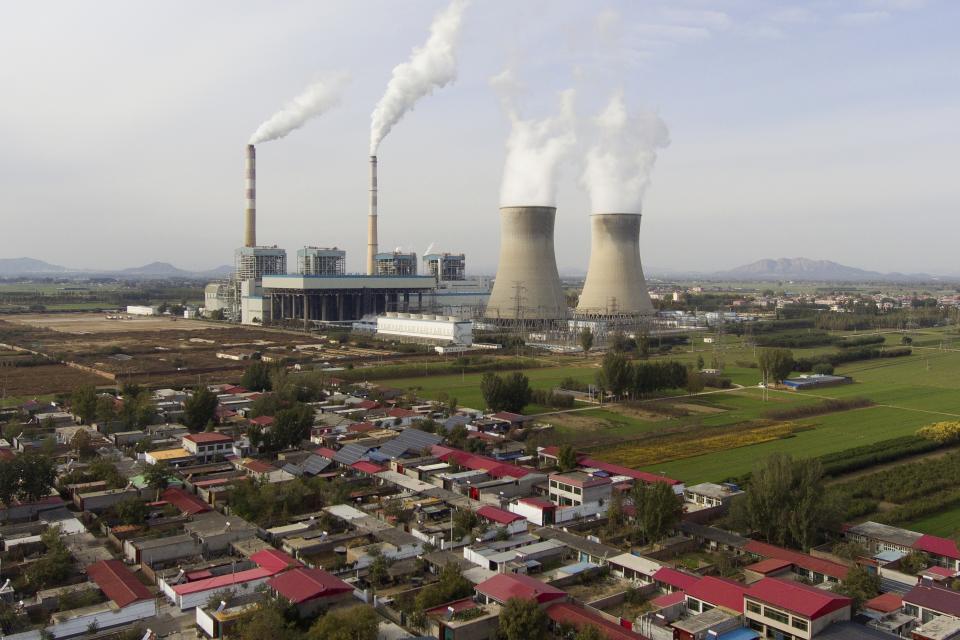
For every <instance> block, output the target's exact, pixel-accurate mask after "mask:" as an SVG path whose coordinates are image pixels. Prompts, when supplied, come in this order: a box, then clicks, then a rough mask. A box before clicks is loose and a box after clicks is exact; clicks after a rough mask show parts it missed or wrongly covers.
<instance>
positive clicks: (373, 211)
mask: <svg viewBox="0 0 960 640" xmlns="http://www.w3.org/2000/svg"><path fill="white" fill-rule="evenodd" d="M376 255H377V156H370V215H369V216H367V275H368V276H372V275H373V272H374V262H375V260H374V256H376Z"/></svg>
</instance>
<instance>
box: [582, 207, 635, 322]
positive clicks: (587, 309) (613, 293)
mask: <svg viewBox="0 0 960 640" xmlns="http://www.w3.org/2000/svg"><path fill="white" fill-rule="evenodd" d="M590 227H591V242H590V264H589V266H588V268H587V278H586V280H585V281H584V284H583V291H582V292H581V293H580V301H579V303H578V304H577V314H578V315H585V316H592V317H624V316H648V315H653V314H654V308H653V303H652V302H651V301H650V293H649V291H648V290H647V283H646V280H645V279H644V277H643V267H642V265H641V262H640V214H639V213H602V214H595V215H592V216H590Z"/></svg>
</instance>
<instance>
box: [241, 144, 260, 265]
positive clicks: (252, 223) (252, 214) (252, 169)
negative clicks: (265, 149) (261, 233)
mask: <svg viewBox="0 0 960 640" xmlns="http://www.w3.org/2000/svg"><path fill="white" fill-rule="evenodd" d="M244 182H245V187H246V196H247V210H246V214H245V215H244V219H243V222H244V226H243V246H245V247H255V246H257V149H256V147H254V146H253V145H252V144H248V145H247V170H246V180H245V181H244Z"/></svg>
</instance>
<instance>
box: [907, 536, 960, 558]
mask: <svg viewBox="0 0 960 640" xmlns="http://www.w3.org/2000/svg"><path fill="white" fill-rule="evenodd" d="M913 548H914V549H916V550H917V551H923V552H924V553H929V554H930V555H932V556H940V557H941V558H949V559H951V560H960V550H957V543H956V542H954V541H953V540H949V539H947V538H941V537H940V536H931V535H922V536H920V537H919V538H917V540H916V542H914V543H913Z"/></svg>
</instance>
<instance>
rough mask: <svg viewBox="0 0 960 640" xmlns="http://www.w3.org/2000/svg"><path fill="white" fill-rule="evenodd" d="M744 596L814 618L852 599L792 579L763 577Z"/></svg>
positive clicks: (847, 604) (845, 604)
mask: <svg viewBox="0 0 960 640" xmlns="http://www.w3.org/2000/svg"><path fill="white" fill-rule="evenodd" d="M746 596H747V597H749V598H753V599H756V600H760V601H761V602H766V603H768V604H772V605H774V606H776V607H781V608H783V609H786V610H787V611H791V612H794V613H799V614H800V615H802V616H804V617H806V618H809V619H811V620H816V619H817V618H820V617H822V616H825V615H826V614H828V613H832V612H833V611H836V610H838V609H842V608H844V607H849V606H850V605H851V603H852V602H853V600H851V599H850V598H847V597H845V596H839V595H837V594H835V593H833V592H831V591H825V590H823V589H817V588H816V587H810V586H807V585H805V584H800V583H799V582H795V581H793V580H781V579H780V578H763V579H762V580H760V581H759V582H754V583H753V584H752V585H750V587H749V588H748V589H747V592H746Z"/></svg>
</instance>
